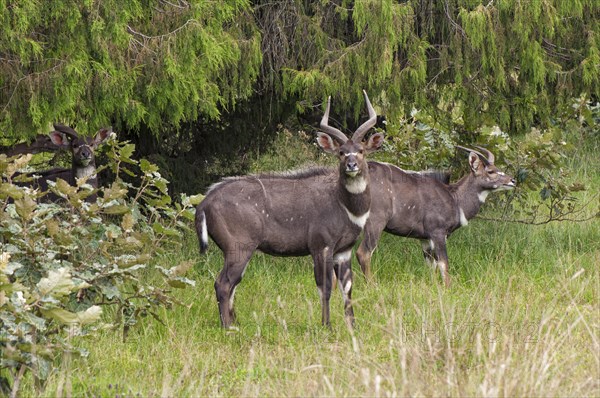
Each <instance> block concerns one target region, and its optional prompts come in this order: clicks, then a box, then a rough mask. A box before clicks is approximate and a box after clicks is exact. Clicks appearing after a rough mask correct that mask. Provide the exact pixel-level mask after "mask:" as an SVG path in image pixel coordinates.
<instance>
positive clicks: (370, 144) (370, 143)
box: [365, 133, 383, 153]
mask: <svg viewBox="0 0 600 398" xmlns="http://www.w3.org/2000/svg"><path fill="white" fill-rule="evenodd" d="M382 145H383V134H381V133H376V134H373V135H372V136H370V137H369V139H368V140H367V144H366V145H365V150H366V151H367V153H371V152H374V151H376V150H378V149H380V148H381V146H382Z"/></svg>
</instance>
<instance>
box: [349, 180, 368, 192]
mask: <svg viewBox="0 0 600 398" xmlns="http://www.w3.org/2000/svg"><path fill="white" fill-rule="evenodd" d="M365 189H367V180H365V179H364V178H363V177H358V178H352V179H350V180H349V181H347V182H346V190H347V191H348V192H350V193H353V194H359V193H363V192H364V191H365Z"/></svg>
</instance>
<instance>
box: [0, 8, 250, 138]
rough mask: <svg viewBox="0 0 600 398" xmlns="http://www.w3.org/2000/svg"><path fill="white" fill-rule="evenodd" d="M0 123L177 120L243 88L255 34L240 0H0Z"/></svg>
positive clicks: (2, 126) (8, 127)
mask: <svg viewBox="0 0 600 398" xmlns="http://www.w3.org/2000/svg"><path fill="white" fill-rule="evenodd" d="M0 10H2V11H0V130H2V131H3V135H5V136H6V135H8V136H11V135H14V136H16V137H27V136H33V135H35V133H36V132H42V131H45V129H46V128H47V125H48V123H50V122H53V121H57V120H60V121H62V122H65V123H70V124H75V125H77V126H78V127H79V128H81V129H82V130H83V131H85V130H94V129H95V128H97V127H99V126H101V125H105V124H106V123H110V122H111V121H115V120H118V121H121V122H122V125H123V126H125V127H131V128H135V127H139V126H140V125H142V124H143V125H145V126H147V127H148V128H149V129H151V130H154V131H156V130H158V129H159V128H160V126H161V125H162V124H165V123H170V124H171V125H178V124H179V123H181V122H182V121H186V120H195V119H197V118H198V116H199V115H204V116H208V117H211V118H214V117H217V116H218V114H219V107H220V106H222V107H228V106H233V105H234V104H235V103H236V102H237V101H239V100H240V99H241V98H244V97H246V96H248V94H249V93H250V90H251V87H252V84H253V83H254V82H255V80H256V76H257V74H258V70H259V66H260V60H261V54H260V51H259V50H260V40H259V39H260V35H259V33H258V31H257V30H256V28H255V25H254V21H253V19H252V16H251V13H250V11H251V10H250V5H249V3H248V1H246V0H227V1H219V2H213V1H198V0H195V1H186V0H173V1H166V0H151V1H138V0H126V1H115V0H107V1H91V0H88V1H81V2H73V1H68V0H56V1H41V2H30V1H6V0H0Z"/></svg>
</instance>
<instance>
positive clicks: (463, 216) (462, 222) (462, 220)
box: [458, 207, 469, 227]
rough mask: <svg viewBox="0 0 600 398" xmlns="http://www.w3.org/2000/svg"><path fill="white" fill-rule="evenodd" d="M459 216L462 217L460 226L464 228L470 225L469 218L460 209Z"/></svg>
mask: <svg viewBox="0 0 600 398" xmlns="http://www.w3.org/2000/svg"><path fill="white" fill-rule="evenodd" d="M458 214H459V215H460V225H462V226H463V227H464V226H465V225H467V224H469V220H467V217H465V212H464V211H463V209H462V208H460V207H459V208H458Z"/></svg>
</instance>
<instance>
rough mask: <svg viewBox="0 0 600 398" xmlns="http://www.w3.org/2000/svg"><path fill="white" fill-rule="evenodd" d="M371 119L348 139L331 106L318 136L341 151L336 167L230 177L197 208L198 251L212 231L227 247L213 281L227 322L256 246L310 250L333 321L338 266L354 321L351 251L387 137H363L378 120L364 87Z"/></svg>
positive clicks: (287, 252)
mask: <svg viewBox="0 0 600 398" xmlns="http://www.w3.org/2000/svg"><path fill="white" fill-rule="evenodd" d="M364 95H365V101H366V104H367V108H368V111H369V120H367V121H366V122H365V123H363V124H362V125H361V126H360V127H359V128H358V129H357V130H356V131H355V132H354V134H353V135H352V138H351V139H348V138H347V137H346V136H345V135H344V134H343V133H342V132H341V131H340V130H338V129H336V128H334V127H331V126H329V124H328V121H329V109H330V102H331V98H329V100H328V101H327V109H326V110H325V114H324V115H323V118H322V120H321V124H320V126H321V129H322V130H323V131H324V132H325V133H326V134H323V133H317V134H318V137H317V142H318V144H319V146H320V147H321V148H323V150H325V151H326V152H328V153H332V154H336V155H337V156H338V158H339V167H338V169H337V170H336V169H332V168H311V169H307V170H304V171H300V172H289V173H274V174H259V175H249V176H244V177H233V178H226V179H224V180H223V181H221V182H219V183H217V184H216V185H213V186H212V187H211V188H210V189H209V190H208V193H207V194H206V197H205V198H204V200H203V201H202V202H201V203H200V204H199V205H198V207H197V208H196V231H197V233H198V239H199V242H200V251H201V252H205V251H206V249H207V246H208V237H209V236H210V237H211V238H212V239H213V241H214V242H215V243H216V244H217V246H219V248H220V249H221V251H223V255H224V260H225V264H224V266H223V269H222V271H221V272H220V274H219V276H218V277H217V279H216V281H215V292H216V296H217V301H218V304H219V313H220V317H221V324H222V326H223V327H226V328H228V327H230V326H231V325H232V323H233V322H234V321H235V312H234V308H233V298H234V294H235V289H236V286H237V285H238V283H240V281H241V280H242V277H243V275H244V271H245V269H246V266H247V265H248V262H249V261H250V258H251V256H252V254H253V253H254V252H255V251H256V250H260V251H262V252H263V253H267V254H270V255H274V256H304V255H309V254H310V255H311V256H312V259H313V265H314V275H315V281H316V284H317V289H318V292H319V296H320V300H321V307H322V311H321V321H322V323H323V324H324V325H329V299H330V297H331V285H332V278H333V272H335V274H336V276H337V279H338V281H339V284H340V290H341V292H342V294H343V298H344V305H345V316H346V320H347V322H348V323H349V324H350V325H352V324H353V322H354V313H353V309H352V304H351V295H352V270H351V268H350V261H349V259H350V255H351V253H352V246H353V245H354V243H355V242H356V240H357V239H358V236H359V235H360V233H361V231H362V229H363V227H364V225H365V223H366V221H367V219H368V217H369V212H370V209H371V193H370V183H369V181H370V178H369V168H368V166H367V161H366V155H367V154H368V153H369V152H372V151H374V150H377V149H378V148H380V146H381V144H382V143H383V135H382V134H379V133H378V134H374V135H372V136H371V137H370V138H369V140H368V141H367V142H362V141H363V138H364V136H365V134H366V133H367V132H368V131H369V129H371V127H373V126H374V124H375V122H376V118H377V116H376V114H375V110H374V109H373V107H372V106H371V103H370V102H369V98H368V97H367V94H366V92H365V93H364Z"/></svg>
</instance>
